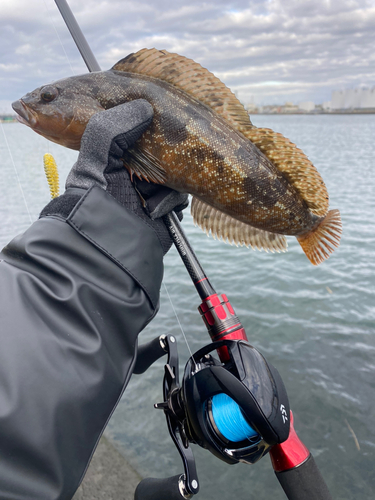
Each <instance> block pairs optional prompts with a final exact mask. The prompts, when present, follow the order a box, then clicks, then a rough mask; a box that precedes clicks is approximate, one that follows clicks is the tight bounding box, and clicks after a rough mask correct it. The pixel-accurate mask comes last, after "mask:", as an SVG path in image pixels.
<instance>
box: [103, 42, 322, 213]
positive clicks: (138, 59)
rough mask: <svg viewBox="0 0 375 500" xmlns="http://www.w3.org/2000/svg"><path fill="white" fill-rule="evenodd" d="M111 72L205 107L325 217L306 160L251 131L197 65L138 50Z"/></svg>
mask: <svg viewBox="0 0 375 500" xmlns="http://www.w3.org/2000/svg"><path fill="white" fill-rule="evenodd" d="M112 70H115V71H126V72H130V73H140V74H143V75H148V76H152V77H154V78H159V79H160V80H164V81H166V82H168V83H171V84H172V85H175V86H176V87H178V88H180V89H182V90H184V91H185V92H187V93H189V94H190V95H192V96H194V97H195V98H196V99H198V100H199V101H201V102H203V103H204V104H206V105H207V106H209V107H210V108H211V109H213V110H214V111H216V113H218V114H219V115H220V116H222V117H223V118H224V119H225V120H226V121H227V122H228V123H229V124H230V125H232V127H234V128H235V129H236V130H238V131H240V132H242V134H243V135H244V136H245V137H247V138H248V139H249V140H250V141H251V142H253V143H254V144H255V145H256V146H257V147H258V148H259V149H260V150H261V151H262V152H263V153H264V154H265V156H267V158H269V160H270V161H271V162H272V163H273V164H274V165H275V166H276V168H277V169H278V170H280V171H281V172H282V173H283V174H284V176H285V177H286V178H287V180H288V181H289V182H290V183H291V184H292V185H293V186H294V187H295V189H296V190H297V191H298V193H299V194H300V195H301V197H302V198H303V199H304V200H305V202H306V203H307V206H308V207H309V209H310V210H311V212H312V213H313V214H315V215H317V216H319V217H324V216H325V215H326V214H327V212H328V206H329V199H328V192H327V188H326V186H325V184H324V181H323V179H322V177H321V176H320V174H319V172H318V171H317V170H316V168H315V167H314V165H313V164H312V163H311V161H310V160H309V159H308V158H307V156H306V155H305V154H304V153H303V152H302V151H301V150H300V149H298V148H297V147H296V146H295V144H293V143H292V142H291V141H290V140H289V139H287V138H286V137H284V136H283V135H282V134H279V133H277V132H274V131H273V130H271V129H267V128H257V127H254V126H253V125H252V123H251V121H250V118H249V114H248V112H247V111H246V110H245V108H244V107H243V105H242V104H241V103H240V101H239V100H238V99H237V97H236V96H235V95H234V94H233V92H232V91H231V90H230V89H229V88H228V87H226V86H225V85H224V83H222V82H221V81H220V80H219V79H218V78H217V77H216V76H214V75H213V74H212V73H210V72H209V71H208V70H207V69H205V68H203V67H202V66H201V65H200V64H198V63H196V62H195V61H193V60H192V59H188V58H186V57H184V56H180V55H178V54H172V53H169V52H167V51H166V50H157V49H142V50H139V51H138V52H136V53H133V54H129V55H128V56H127V57H125V58H124V59H121V60H120V61H119V62H118V63H116V64H115V65H114V66H113V68H112Z"/></svg>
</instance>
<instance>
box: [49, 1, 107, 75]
mask: <svg viewBox="0 0 375 500" xmlns="http://www.w3.org/2000/svg"><path fill="white" fill-rule="evenodd" d="M55 3H56V5H57V8H58V9H59V11H60V13H61V15H62V17H63V19H64V21H65V24H66V25H67V27H68V30H69V31H70V34H71V35H72V37H73V40H74V41H75V44H76V45H77V47H78V50H79V51H80V53H81V56H82V58H83V60H84V61H85V63H86V66H87V68H88V70H89V71H90V72H91V71H101V69H100V66H99V64H98V61H97V60H96V59H95V56H94V54H93V53H92V50H91V49H90V47H89V44H88V43H87V41H86V38H85V36H84V34H83V33H82V31H81V28H80V27H79V26H78V23H77V21H76V18H75V17H74V14H73V12H72V11H71V10H70V7H69V5H68V3H67V2H66V0H55Z"/></svg>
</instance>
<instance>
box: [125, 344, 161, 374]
mask: <svg viewBox="0 0 375 500" xmlns="http://www.w3.org/2000/svg"><path fill="white" fill-rule="evenodd" d="M164 339H165V335H160V337H156V338H155V339H154V340H151V341H150V342H147V343H146V344H142V345H140V346H139V347H138V352H137V360H136V362H135V366H134V370H133V373H134V374H136V375H140V374H141V373H144V372H145V371H146V370H147V369H148V368H150V366H151V365H152V364H153V363H155V361H157V360H158V359H160V358H161V357H162V356H165V355H166V354H167V352H168V351H167V349H166V347H165V341H164Z"/></svg>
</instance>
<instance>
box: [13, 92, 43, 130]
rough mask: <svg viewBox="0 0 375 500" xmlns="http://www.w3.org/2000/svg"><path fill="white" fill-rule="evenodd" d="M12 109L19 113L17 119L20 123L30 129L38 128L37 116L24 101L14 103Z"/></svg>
mask: <svg viewBox="0 0 375 500" xmlns="http://www.w3.org/2000/svg"><path fill="white" fill-rule="evenodd" d="M12 108H13V109H14V111H15V112H16V113H17V115H16V118H17V120H18V121H19V122H20V123H23V125H27V126H28V127H30V128H35V127H36V126H37V124H38V120H37V118H36V116H35V114H34V113H33V112H32V111H31V109H29V108H28V106H26V104H25V103H24V102H23V100H22V99H19V100H18V101H15V102H13V103H12Z"/></svg>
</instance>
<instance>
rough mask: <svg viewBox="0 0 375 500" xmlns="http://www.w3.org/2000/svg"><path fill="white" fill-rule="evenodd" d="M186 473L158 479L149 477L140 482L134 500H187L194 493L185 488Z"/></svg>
mask: <svg viewBox="0 0 375 500" xmlns="http://www.w3.org/2000/svg"><path fill="white" fill-rule="evenodd" d="M184 477H185V476H184V474H178V475H177V476H172V477H166V478H164V479H156V478H153V477H148V478H146V479H142V481H141V482H140V483H139V484H138V486H137V488H136V490H135V493H134V500H165V499H166V498H168V500H184V499H185V500H187V499H189V498H191V497H192V496H193V495H191V494H189V493H188V492H187V491H186V489H185V483H184Z"/></svg>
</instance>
